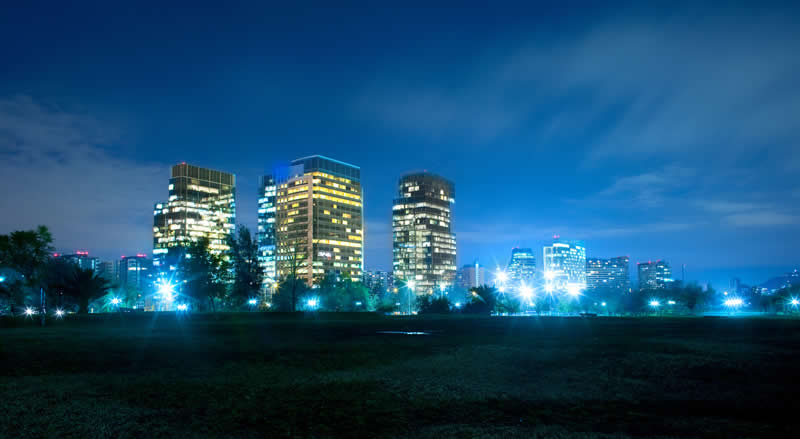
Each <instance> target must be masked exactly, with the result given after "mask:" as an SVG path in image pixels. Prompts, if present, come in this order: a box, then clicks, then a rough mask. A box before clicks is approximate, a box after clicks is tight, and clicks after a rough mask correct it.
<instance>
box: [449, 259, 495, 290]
mask: <svg viewBox="0 0 800 439" xmlns="http://www.w3.org/2000/svg"><path fill="white" fill-rule="evenodd" d="M485 284H488V282H487V280H486V268H485V267H484V266H483V265H481V264H479V263H478V262H475V263H474V264H468V265H465V266H463V267H461V268H460V269H459V270H458V273H457V274H456V285H457V286H458V287H459V288H463V289H465V290H470V289H472V288H477V287H479V286H481V285H485Z"/></svg>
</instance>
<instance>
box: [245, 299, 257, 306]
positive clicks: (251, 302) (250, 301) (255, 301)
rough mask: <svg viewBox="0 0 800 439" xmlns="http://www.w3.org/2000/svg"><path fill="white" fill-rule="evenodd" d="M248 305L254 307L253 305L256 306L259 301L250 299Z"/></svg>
mask: <svg viewBox="0 0 800 439" xmlns="http://www.w3.org/2000/svg"><path fill="white" fill-rule="evenodd" d="M247 303H249V304H250V305H251V306H252V305H255V304H256V303H258V301H257V300H256V299H250V300H248V301H247Z"/></svg>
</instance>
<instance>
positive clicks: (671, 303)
mask: <svg viewBox="0 0 800 439" xmlns="http://www.w3.org/2000/svg"><path fill="white" fill-rule="evenodd" d="M667 305H675V301H674V300H668V301H667Z"/></svg>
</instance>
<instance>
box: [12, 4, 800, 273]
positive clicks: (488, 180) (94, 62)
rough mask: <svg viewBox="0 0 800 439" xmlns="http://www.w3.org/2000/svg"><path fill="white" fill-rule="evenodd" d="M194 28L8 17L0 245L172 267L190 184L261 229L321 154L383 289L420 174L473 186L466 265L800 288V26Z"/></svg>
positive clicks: (682, 7) (341, 15)
mask: <svg viewBox="0 0 800 439" xmlns="http://www.w3.org/2000/svg"><path fill="white" fill-rule="evenodd" d="M191 5H192V7H191V9H189V8H187V5H172V6H165V5H161V4H158V5H155V4H154V5H151V6H143V5H139V4H136V5H130V6H127V7H125V6H123V7H120V6H118V5H106V4H94V5H91V6H89V5H72V4H63V5H48V7H47V8H46V9H45V10H42V11H39V10H38V7H37V6H35V5H27V4H26V5H23V4H16V5H13V6H11V7H7V8H6V10H5V12H4V13H2V14H0V37H2V40H3V41H6V42H7V44H4V45H2V59H3V60H4V61H3V63H4V64H5V68H3V69H0V155H1V156H2V159H3V160H2V161H1V162H0V173H2V175H3V176H4V188H5V194H4V197H2V201H0V209H2V211H3V212H5V213H4V215H2V217H1V218H0V232H2V233H7V232H10V231H12V230H17V229H25V228H30V227H32V226H33V225H36V224H44V225H47V226H48V227H50V229H51V230H52V232H53V236H54V237H55V243H54V244H55V247H56V248H57V249H58V250H59V251H62V252H73V251H75V250H78V249H81V250H88V251H90V252H91V254H93V255H97V256H100V257H101V258H103V259H117V258H119V256H120V255H124V254H135V253H140V252H141V253H151V252H152V250H153V204H154V203H156V202H158V201H161V200H164V199H165V198H166V196H167V183H168V179H169V169H170V166H172V165H174V164H176V163H179V162H183V161H185V162H188V163H191V164H195V165H198V166H203V167H208V168H212V169H217V170H221V171H225V172H230V173H234V174H236V177H237V182H236V183H237V184H236V186H237V201H236V221H237V222H238V223H241V224H245V225H247V226H248V227H250V228H251V229H255V227H256V211H257V198H258V194H257V192H258V178H259V177H260V176H262V175H264V174H268V173H270V172H271V170H272V169H273V168H274V167H275V166H276V165H281V164H286V163H288V162H289V161H290V160H293V159H296V158H299V157H304V156H309V155H313V154H322V155H325V156H328V157H332V158H335V159H338V160H342V161H345V162H348V163H352V164H354V165H357V166H359V167H360V168H361V173H362V174H361V175H362V177H361V182H362V187H363V193H364V216H365V226H364V253H365V255H364V261H365V268H367V269H380V270H390V269H391V266H392V236H391V234H392V233H391V212H392V200H393V199H394V198H396V196H397V182H398V179H399V178H400V176H401V175H403V174H406V173H408V172H412V171H419V170H428V171H431V172H434V173H436V174H439V175H442V176H444V177H446V178H448V179H449V180H451V181H452V182H454V183H455V188H456V196H455V205H454V207H453V227H454V231H455V233H456V236H457V244H458V266H461V265H462V264H468V263H472V262H473V261H475V260H476V259H477V260H479V261H480V262H481V263H482V264H484V265H486V266H488V267H492V266H495V265H500V266H505V265H506V264H507V263H508V260H509V256H510V251H511V248H512V247H518V246H519V247H530V248H534V249H536V251H537V253H538V252H540V249H541V246H542V245H543V244H546V243H548V242H550V241H551V238H552V236H553V235H555V234H557V235H560V236H561V237H563V238H567V239H578V240H582V241H584V243H585V244H586V249H587V250H586V251H587V256H589V257H613V256H621V255H628V256H630V258H631V261H632V262H637V261H647V260H656V259H662V260H667V261H669V262H670V263H671V264H672V266H673V271H674V273H675V274H676V275H677V274H678V273H680V266H681V265H682V264H686V266H687V271H686V273H687V274H686V278H687V280H698V281H701V282H708V281H710V282H712V283H713V284H715V285H719V286H725V285H727V282H728V281H729V279H730V278H731V277H734V276H735V277H739V278H741V279H742V280H743V281H744V282H746V283H751V284H752V283H758V282H762V281H764V280H766V279H767V278H769V277H771V276H777V275H781V274H783V273H785V272H787V271H790V270H791V269H792V268H794V267H796V266H797V265H798V264H799V263H800V261H799V260H798V259H797V252H796V248H797V247H798V245H799V244H800V234H799V233H798V231H800V230H798V228H799V227H800V226H799V224H800V221H798V220H799V219H800V212H798V208H797V206H798V200H800V186H798V183H797V181H798V180H797V173H798V171H800V159H799V158H798V155H797V154H796V152H795V150H796V149H797V145H798V140H800V138H798V131H797V126H798V122H799V121H798V117H799V116H798V115H800V104H799V103H800V87H799V86H798V85H797V84H796V79H795V78H796V77H797V74H798V67H800V55H798V52H797V50H796V48H797V42H798V41H799V40H798V36H800V35H798V34H799V33H800V32H799V31H798V27H797V26H796V20H797V10H796V8H785V7H778V6H779V5H777V4H772V3H770V2H760V3H758V4H757V5H753V6H735V7H729V6H726V7H718V6H697V5H692V4H689V3H686V4H679V5H675V4H674V3H663V4H659V5H657V6H652V4H651V3H648V5H647V6H643V5H641V4H639V3H637V2H631V3H630V4H628V5H627V6H626V7H618V8H614V9H606V8H603V7H600V5H594V6H592V5H580V4H570V5H564V6H554V5H536V4H532V3H527V2H521V3H518V4H515V5H508V6H507V7H497V8H491V9H488V8H485V7H484V6H483V5H480V4H475V5H469V6H467V5H463V7H459V8H444V7H442V8H431V7H428V6H419V7H414V6H408V7H403V8H399V7H398V8H385V9H380V10H378V9H372V8H365V7H358V6H352V7H345V6H339V5H337V7H336V8H333V7H318V8H300V7H297V6H294V5H285V4H284V5H266V4H264V5H249V6H243V5H240V6H237V7H235V8H232V7H227V6H226V7H225V9H220V8H221V5H213V4H210V5H205V6H203V5H198V4H197V3H191ZM112 8H113V10H112ZM20 17H25V19H20ZM145 22H146V25H145V24H143V23H145ZM10 42H13V44H11V43H10ZM632 276H635V273H632Z"/></svg>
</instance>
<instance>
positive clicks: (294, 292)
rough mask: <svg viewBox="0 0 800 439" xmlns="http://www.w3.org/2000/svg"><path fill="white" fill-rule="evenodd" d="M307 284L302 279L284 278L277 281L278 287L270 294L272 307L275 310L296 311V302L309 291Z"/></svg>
mask: <svg viewBox="0 0 800 439" xmlns="http://www.w3.org/2000/svg"><path fill="white" fill-rule="evenodd" d="M309 291H310V290H309V288H308V285H306V283H305V282H303V281H302V280H297V279H296V278H295V279H288V278H284V280H283V281H281V282H278V288H277V289H276V290H275V294H273V295H272V308H271V309H273V310H275V311H292V312H294V311H296V310H297V304H298V302H299V301H300V300H302V299H303V298H305V297H306V295H307V294H308V292H309Z"/></svg>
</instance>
